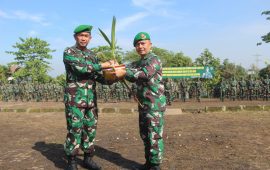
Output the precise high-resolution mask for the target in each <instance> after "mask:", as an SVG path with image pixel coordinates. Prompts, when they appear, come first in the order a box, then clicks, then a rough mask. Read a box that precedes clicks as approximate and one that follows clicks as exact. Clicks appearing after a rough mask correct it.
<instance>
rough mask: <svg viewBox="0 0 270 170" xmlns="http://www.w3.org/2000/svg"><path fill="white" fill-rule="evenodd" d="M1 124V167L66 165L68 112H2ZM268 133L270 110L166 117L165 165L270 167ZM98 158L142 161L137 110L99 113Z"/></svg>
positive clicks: (128, 163)
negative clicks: (128, 112) (129, 112)
mask: <svg viewBox="0 0 270 170" xmlns="http://www.w3.org/2000/svg"><path fill="white" fill-rule="evenodd" d="M261 102H262V101H261ZM261 102H257V103H256V102H255V101H254V102H245V103H241V102H240V101H237V102H230V101H226V102H224V103H221V102H217V101H213V100H207V101H202V102H200V103H197V102H186V103H182V102H174V103H173V105H172V106H169V107H168V108H169V109H170V108H178V107H179V108H193V107H196V108H200V107H204V106H206V105H207V106H217V105H239V104H243V105H244V104H245V105H258V104H268V105H269V102H268V103H261ZM236 103H237V104H236ZM99 106H100V107H122V108H125V107H126V108H131V107H133V108H136V103H134V102H123V103H99ZM0 107H10V108H16V107H17V108H22V107H34V108H35V107H37V108H38V107H63V103H61V102H59V103H54V102H41V103H19V102H16V103H15V102H13V103H12V102H9V103H0ZM0 122H1V123H0V129H1V133H0V146H1V147H0V152H1V155H0V169H1V170H2V169H3V170H19V169H20V170H21V169H29V170H30V169H35V170H42V169H44V170H54V169H64V168H65V164H66V159H65V156H64V151H63V143H64V140H65V136H66V122H65V116H64V113H62V112H48V113H15V112H9V113H6V112H0ZM269 134H270V113H269V112H266V111H261V112H259V111H258V112H247V111H242V112H216V113H204V112H202V113H196V114H193V113H184V114H179V115H165V129H164V141H165V155H164V156H165V157H164V162H163V164H162V166H161V167H162V169H164V170H167V169H168V170H178V169H180V170H181V169H184V170H186V169H215V170H216V169H243V170H247V169H250V170H254V169H255V170H256V169H263V170H264V169H270V136H269ZM94 159H95V160H96V161H97V162H98V163H99V164H101V165H102V167H103V169H105V170H118V169H134V170H135V169H137V167H138V166H140V165H141V164H143V163H144V153H143V143H142V141H141V139H140V137H139V132H138V114H136V113H131V114H125V113H121V114H120V113H117V114H116V113H101V114H99V122H98V130H97V137H96V156H95V158H94ZM81 160H82V153H81V155H80V156H79V157H78V162H79V169H84V168H82V167H81V166H80V165H81V163H82V161H81Z"/></svg>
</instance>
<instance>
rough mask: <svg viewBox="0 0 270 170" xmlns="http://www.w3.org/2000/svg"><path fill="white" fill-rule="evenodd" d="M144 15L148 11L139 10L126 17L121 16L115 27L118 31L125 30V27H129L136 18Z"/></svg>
mask: <svg viewBox="0 0 270 170" xmlns="http://www.w3.org/2000/svg"><path fill="white" fill-rule="evenodd" d="M146 16H148V13H146V12H140V13H136V14H134V15H131V16H128V17H126V18H122V19H120V20H119V23H118V25H117V28H116V29H117V30H118V31H121V30H125V29H126V28H128V27H130V26H131V25H132V24H134V23H135V22H137V21H138V20H141V19H142V18H145V17H146Z"/></svg>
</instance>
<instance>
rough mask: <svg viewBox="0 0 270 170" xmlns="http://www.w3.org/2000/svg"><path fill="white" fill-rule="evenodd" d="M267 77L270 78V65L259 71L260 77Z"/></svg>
mask: <svg viewBox="0 0 270 170" xmlns="http://www.w3.org/2000/svg"><path fill="white" fill-rule="evenodd" d="M266 75H268V76H269V77H270V64H269V65H268V66H266V67H265V68H263V69H261V70H260V71H259V76H260V77H265V76H266Z"/></svg>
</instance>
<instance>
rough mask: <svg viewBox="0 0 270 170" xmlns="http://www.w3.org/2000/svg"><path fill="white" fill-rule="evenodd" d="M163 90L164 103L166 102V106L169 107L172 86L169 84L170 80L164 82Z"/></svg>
mask: <svg viewBox="0 0 270 170" xmlns="http://www.w3.org/2000/svg"><path fill="white" fill-rule="evenodd" d="M164 88H165V92H164V94H165V96H166V102H167V104H168V105H171V104H172V103H171V102H172V101H171V99H172V93H171V91H172V84H171V82H170V80H169V79H168V78H167V79H166V80H165V83H164Z"/></svg>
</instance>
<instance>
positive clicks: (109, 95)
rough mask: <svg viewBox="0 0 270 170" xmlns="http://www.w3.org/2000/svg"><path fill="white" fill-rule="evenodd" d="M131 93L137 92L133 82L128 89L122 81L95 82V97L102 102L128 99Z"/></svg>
mask: <svg viewBox="0 0 270 170" xmlns="http://www.w3.org/2000/svg"><path fill="white" fill-rule="evenodd" d="M132 93H133V94H136V93H137V87H136V84H135V83H132V84H131V87H130V90H129V89H128V88H127V87H126V86H125V85H124V84H123V83H122V82H116V83H114V84H112V85H102V84H97V97H98V99H100V100H101V101H103V102H120V101H130V100H131V98H132Z"/></svg>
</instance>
